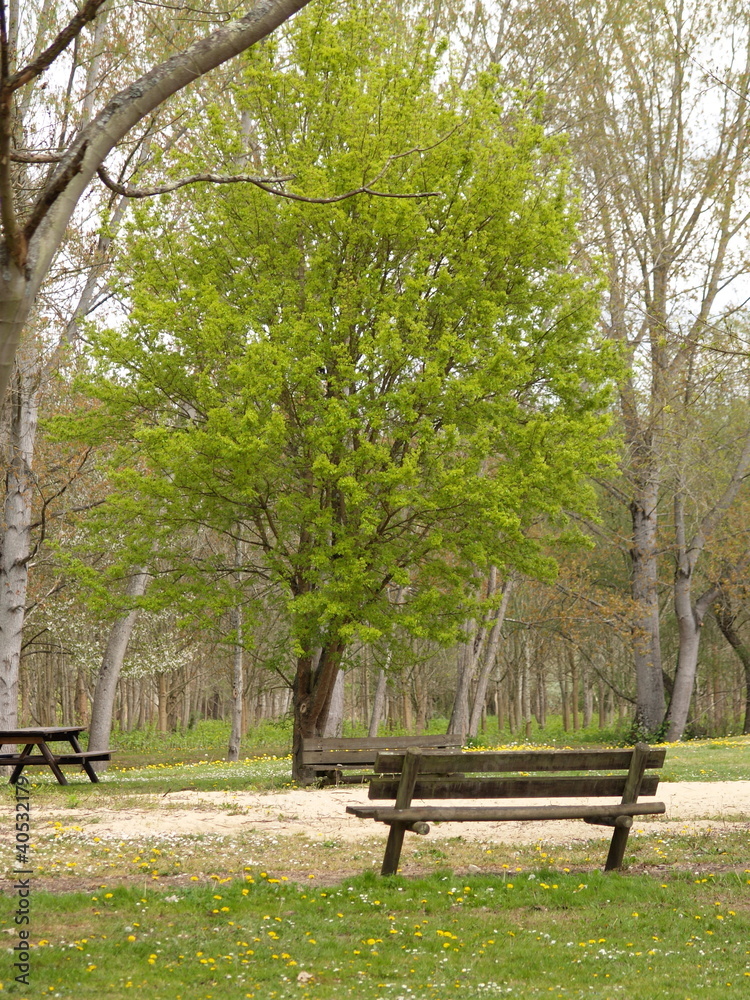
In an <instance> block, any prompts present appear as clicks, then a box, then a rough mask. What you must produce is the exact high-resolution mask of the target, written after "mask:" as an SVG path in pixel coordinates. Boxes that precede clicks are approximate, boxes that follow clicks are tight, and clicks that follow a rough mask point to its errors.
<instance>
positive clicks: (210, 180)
mask: <svg viewBox="0 0 750 1000" xmlns="http://www.w3.org/2000/svg"><path fill="white" fill-rule="evenodd" d="M97 174H98V175H99V179H100V180H101V181H102V182H103V183H104V184H105V185H106V186H107V187H108V188H109V189H110V191H114V192H115V194H119V195H121V196H122V197H125V198H153V197H155V196H156V195H160V194H169V193H170V192H172V191H177V190H178V189H179V188H181V187H185V186H186V185H188V184H242V183H244V184H255V185H256V186H257V187H262V188H263V189H264V190H266V191H268V190H269V189H270V185H273V184H282V183H284V182H285V181H292V180H294V177H293V176H291V175H290V176H288V177H251V176H250V175H249V174H193V176H192V177H183V178H182V179H181V180H179V181H172V183H171V184H161V185H160V186H159V187H153V188H135V187H132V185H130V184H120V183H119V181H116V180H115V179H114V178H113V177H112V176H110V174H108V173H107V171H106V169H105V168H104V167H99V169H98V170H97Z"/></svg>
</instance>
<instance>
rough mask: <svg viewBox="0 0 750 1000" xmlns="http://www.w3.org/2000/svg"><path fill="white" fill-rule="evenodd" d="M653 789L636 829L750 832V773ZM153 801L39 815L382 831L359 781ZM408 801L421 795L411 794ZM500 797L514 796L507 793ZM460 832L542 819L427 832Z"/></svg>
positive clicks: (190, 825)
mask: <svg viewBox="0 0 750 1000" xmlns="http://www.w3.org/2000/svg"><path fill="white" fill-rule="evenodd" d="M657 797H658V799H659V801H662V802H664V803H665V804H666V807H667V812H666V815H665V816H658V817H648V818H643V819H639V818H636V821H635V824H634V827H633V829H634V830H635V829H641V828H642V829H648V830H649V832H656V831H657V830H658V831H659V832H662V831H663V833H664V834H665V835H668V834H669V833H674V832H680V831H681V830H684V829H686V828H688V829H692V830H694V829H699V828H709V827H710V828H716V827H718V826H721V827H738V828H741V829H746V830H747V831H748V834H749V835H750V781H717V782H697V781H695V782H694V781H683V782H674V783H666V784H664V785H662V786H661V787H660V788H659V793H658V796H657ZM153 801H154V803H156V804H157V805H156V808H151V809H126V810H123V811H121V812H116V813H113V812H106V813H103V814H102V813H100V812H93V811H91V812H89V811H79V810H76V813H75V819H73V817H72V816H71V813H70V811H69V810H65V811H64V810H60V811H58V812H54V813H48V814H47V815H46V817H45V818H46V819H48V820H49V823H50V826H51V825H52V824H53V823H54V822H55V821H58V822H63V823H64V824H65V825H66V826H68V825H69V824H70V823H71V820H73V822H74V823H75V825H76V827H78V828H80V829H82V830H83V831H84V832H85V833H87V834H91V835H94V836H98V837H102V838H107V839H109V838H119V839H124V840H129V839H138V838H141V837H144V836H152V837H153V836H157V837H158V836H165V835H170V834H172V835H174V834H200V833H202V834H214V835H216V834H218V835H225V836H231V835H232V834H237V833H240V832H248V831H250V830H258V831H262V832H263V833H266V834H273V835H283V836H287V835H294V834H300V835H304V836H305V837H307V838H308V839H310V840H340V841H357V840H362V839H365V838H367V837H371V836H373V835H378V834H381V835H382V833H384V832H385V831H384V827H382V826H380V824H375V823H373V822H372V821H371V820H361V819H357V818H356V817H354V816H350V815H349V814H348V813H347V812H346V806H347V805H349V804H354V803H360V802H366V801H367V789H366V788H365V787H361V786H341V787H338V788H325V789H295V790H294V791H282V792H260V793H258V792H198V791H190V790H185V791H180V792H175V793H172V794H169V795H166V796H163V797H161V798H159V799H156V798H155V799H154V800H153ZM592 801H596V800H592ZM414 804H415V805H417V804H419V803H417V802H416V800H415V803H414ZM443 804H445V805H447V804H448V803H447V802H445V803H443ZM487 804H490V803H487ZM503 804H506V805H511V804H513V803H511V802H510V800H506V801H505V802H504V803H503ZM43 829H44V828H43V827H41V828H40V832H42V830H43ZM459 834H460V835H461V836H463V837H464V838H466V839H472V840H493V841H502V842H504V843H513V842H515V843H536V842H538V841H539V840H540V826H539V824H535V823H462V824H458V823H441V824H439V825H437V826H435V825H433V826H432V833H431V834H430V836H433V837H440V838H445V837H455V836H457V835H459ZM609 836H611V832H608V831H607V830H606V829H605V828H603V827H593V826H588V825H587V824H585V823H583V822H582V821H580V820H573V821H567V820H559V821H557V822H554V823H545V824H544V831H543V839H544V840H545V842H550V843H564V842H569V841H571V840H595V839H602V838H608V837H609Z"/></svg>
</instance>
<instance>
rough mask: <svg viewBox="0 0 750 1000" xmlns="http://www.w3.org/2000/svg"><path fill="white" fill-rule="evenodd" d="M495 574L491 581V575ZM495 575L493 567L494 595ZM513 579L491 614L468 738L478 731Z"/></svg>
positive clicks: (495, 571)
mask: <svg viewBox="0 0 750 1000" xmlns="http://www.w3.org/2000/svg"><path fill="white" fill-rule="evenodd" d="M493 573H494V574H495V578H494V581H493V577H492V574H493ZM496 574H497V570H496V568H495V567H494V566H493V567H492V570H491V573H490V586H491V587H492V592H493V593H494V590H495V586H496V582H495V581H496ZM513 583H514V579H513V577H510V578H509V579H507V580H505V582H504V583H503V586H502V600H501V601H500V606H499V607H498V608H497V609H496V611H495V612H494V614H493V619H494V620H493V622H492V629H491V631H490V634H489V638H488V640H487V645H486V647H485V650H484V656H483V660H482V668H481V670H480V671H479V677H478V678H477V686H476V691H475V692H474V703H473V705H472V708H471V717H470V719H469V736H476V735H477V732H478V731H479V721H480V718H481V713H482V709H483V708H484V703H485V701H486V698H487V685H488V684H489V681H490V675H491V674H492V670H493V669H494V666H495V660H496V658H497V650H498V646H499V645H500V636H501V634H502V630H503V625H504V623H505V614H506V612H507V610H508V602H509V601H510V595H511V592H512V590H513Z"/></svg>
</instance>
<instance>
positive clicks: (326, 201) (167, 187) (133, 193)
mask: <svg viewBox="0 0 750 1000" xmlns="http://www.w3.org/2000/svg"><path fill="white" fill-rule="evenodd" d="M457 127H458V126H457ZM455 131H456V129H453V130H452V132H455ZM450 134H452V133H449V135H450ZM447 138H448V136H444V137H443V138H441V139H440V140H438V142H437V143H434V144H433V145H432V146H428V147H425V148H420V147H417V146H415V147H414V148H413V149H408V150H405V151H404V152H403V153H395V154H394V155H393V156H389V157H388V159H387V160H386V163H385V166H384V167H383V169H382V170H381V171H380V172H379V173H378V174H376V175H375V177H373V179H372V180H371V181H368V183H367V184H363V185H362V187H358V188H353V189H352V190H351V191H346V192H344V193H343V194H336V195H331V196H330V197H327V198H312V197H308V196H306V195H302V194H293V193H292V192H291V191H284V190H282V189H281V188H279V187H278V185H279V184H285V183H288V182H289V181H293V180H295V179H296V178H295V176H294V174H290V175H288V176H286V177H253V176H251V175H250V174H194V175H193V176H192V177H184V178H182V179H181V180H178V181H173V182H172V183H171V184H162V185H160V186H159V187H154V188H134V187H131V186H130V185H129V184H120V183H118V181H116V180H115V179H114V178H113V177H112V176H110V174H109V173H108V172H107V170H106V169H105V167H104V166H100V167H99V168H98V170H97V173H98V175H99V179H100V180H101V181H102V182H103V183H104V184H105V185H106V186H107V187H108V188H109V189H110V190H111V191H114V192H115V194H119V195H122V196H124V197H126V198H153V197H155V196H156V195H160V194H169V193H170V192H171V191H177V190H178V188H181V187H185V186H186V185H188V184H253V185H254V186H255V187H258V188H260V189H261V191H267V192H268V193H269V194H275V195H277V196H278V197H279V198H288V199H290V200H292V201H303V202H306V203H308V204H311V205H333V204H335V203H336V202H339V201H345V200H346V199H347V198H354V197H355V196H356V195H358V194H369V195H372V196H373V197H376V198H441V197H442V191H416V192H411V193H404V194H396V193H392V192H390V191H376V190H374V189H373V187H372V185H373V184H377V182H378V181H379V180H382V178H383V177H384V175H385V174H386V172H387V171H388V169H389V167H390V166H391V164H392V163H393V162H395V161H396V160H401V159H403V158H404V157H405V156H412V155H413V154H414V153H425V152H429V151H430V150H431V149H434V148H435V146H437V145H439V144H440V143H442V142H444V141H445V139H447Z"/></svg>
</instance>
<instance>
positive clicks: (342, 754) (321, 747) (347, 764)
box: [302, 734, 461, 794]
mask: <svg viewBox="0 0 750 1000" xmlns="http://www.w3.org/2000/svg"><path fill="white" fill-rule="evenodd" d="M411 748H418V749H419V750H421V751H423V752H424V753H426V754H429V753H433V752H441V751H450V750H459V749H460V748H461V740H460V739H459V738H458V737H456V736H449V735H447V734H442V735H440V734H439V735H436V736H353V737H342V738H339V739H334V738H332V737H323V736H315V737H304V738H303V740H302V764H303V766H305V767H312V768H314V769H315V770H316V771H317V772H318V773H319V774H320V775H321V776H324V777H325V776H328V777H332V778H336V779H337V778H338V772H339V771H341V770H352V771H356V770H359V771H372V769H373V767H374V765H375V761H376V760H377V758H378V755H379V754H382V753H383V751H387V750H391V751H399V750H400V751H401V753H400V754H397V758H398V765H397V767H396V770H397V771H399V772H400V771H401V767H402V764H403V759H404V753H405V752H406V751H407V750H409V749H411ZM394 794H395V793H394Z"/></svg>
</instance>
